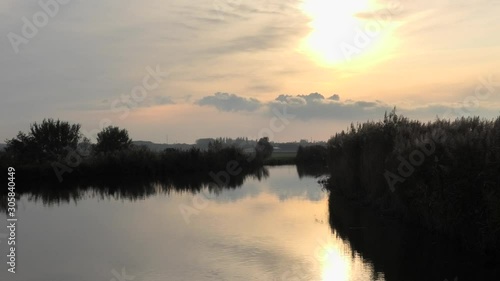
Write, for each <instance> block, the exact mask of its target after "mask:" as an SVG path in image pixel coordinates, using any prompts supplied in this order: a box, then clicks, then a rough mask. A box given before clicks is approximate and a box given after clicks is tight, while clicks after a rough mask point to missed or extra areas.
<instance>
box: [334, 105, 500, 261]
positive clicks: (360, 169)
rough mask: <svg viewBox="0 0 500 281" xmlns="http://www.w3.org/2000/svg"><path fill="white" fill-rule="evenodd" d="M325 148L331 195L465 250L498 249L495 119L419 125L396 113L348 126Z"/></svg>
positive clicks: (498, 126)
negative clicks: (363, 203)
mask: <svg viewBox="0 0 500 281" xmlns="http://www.w3.org/2000/svg"><path fill="white" fill-rule="evenodd" d="M431 148H432V149H431ZM425 149H427V150H428V151H425ZM327 150H328V165H329V169H330V173H331V177H330V179H329V181H328V183H327V185H326V187H327V189H329V190H331V191H332V192H334V193H335V194H338V195H341V196H345V197H348V198H351V199H354V200H358V201H362V202H365V203H367V204H369V205H371V206H373V207H375V208H377V209H379V210H380V211H381V212H382V213H383V214H386V215H391V216H396V217H399V218H401V219H403V220H404V221H406V222H409V223H411V224H414V225H418V226H421V227H424V228H425V229H427V230H429V231H431V232H435V233H440V234H442V235H444V236H446V237H449V238H450V239H453V240H455V241H457V243H460V244H461V245H463V246H464V247H465V248H468V249H473V250H480V251H483V252H486V253H489V252H496V253H498V252H499V250H500V117H498V118H496V119H494V120H484V119H480V118H479V117H463V118H459V119H456V120H453V121H450V120H440V119H437V120H435V121H433V122H427V123H423V122H419V121H415V120H410V119H408V118H406V117H403V116H399V115H397V114H396V112H395V110H394V111H393V112H391V113H390V114H388V115H387V114H386V116H385V117H384V120H383V121H379V122H365V123H363V124H357V125H354V124H352V125H351V128H350V130H348V131H343V132H341V133H338V134H336V135H334V136H333V137H332V138H331V139H330V140H329V141H328V144H327ZM418 151H420V152H422V153H418ZM423 152H428V153H423ZM416 154H419V156H421V155H423V156H424V157H423V158H422V159H421V160H419V161H416V160H415V159H417V158H416V157H415V155H416ZM411 157H413V159H411ZM405 161H406V163H405ZM402 163H405V164H402ZM408 163H409V164H410V165H411V167H410V168H411V169H406V170H405V169H401V168H402V165H406V166H408ZM412 163H413V164H412ZM407 168H408V167H407ZM401 171H403V172H401Z"/></svg>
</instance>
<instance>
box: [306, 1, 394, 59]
mask: <svg viewBox="0 0 500 281" xmlns="http://www.w3.org/2000/svg"><path fill="white" fill-rule="evenodd" d="M376 8H377V7H376V6H375V4H373V0H351V1H336V0H304V2H303V3H302V5H301V9H302V11H303V12H304V13H305V14H306V15H307V16H308V17H310V18H311V22H310V23H309V26H310V27H311V33H310V34H309V35H308V36H307V37H306V38H305V39H304V40H303V42H302V44H301V46H300V50H301V51H302V52H304V53H306V54H307V55H308V56H310V57H312V59H313V60H314V61H316V62H319V63H320V64H323V65H326V66H332V65H335V66H340V65H343V64H349V63H352V61H353V60H357V59H359V58H360V57H363V56H364V57H367V56H368V55H371V56H372V59H373V56H374V54H373V53H374V51H378V52H379V53H380V51H381V45H380V37H381V36H379V35H380V33H381V31H382V28H383V27H384V26H382V23H380V22H379V21H377V20H375V19H370V20H367V19H363V18H362V17H361V16H360V15H362V14H370V11H373V10H375V9H376ZM384 24H385V23H384Z"/></svg>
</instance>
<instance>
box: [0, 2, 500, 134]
mask: <svg viewBox="0 0 500 281" xmlns="http://www.w3.org/2000/svg"><path fill="white" fill-rule="evenodd" d="M499 14H500V1H499V0H468V1H465V0H455V1H451V0H437V1H430V0H423V1H406V0H403V1H399V0H395V1H387V0H376V1H371V0H353V1H348V2H346V1H342V2H340V1H332V0H324V1H322V0H302V1H298V0H280V1H278V0H254V1H248V0H199V1H179V0H163V1H161V0H144V1H130V0H120V1H118V0H99V1H98V0H87V1H83V0H39V1H34V0H26V1H15V0H2V1H1V2H0V36H1V39H0V85H1V86H2V87H1V88H0V93H1V100H0V109H1V111H0V120H1V121H0V142H3V141H4V140H6V139H11V138H13V137H15V136H16V134H17V132H18V131H24V132H27V131H28V130H29V126H30V124H32V123H33V122H40V121H42V120H43V119H44V118H54V119H61V120H64V121H69V122H71V123H79V124H81V126H82V132H83V133H84V134H85V135H86V136H88V137H90V138H91V139H92V138H93V136H95V134H96V133H97V132H99V131H100V130H101V129H102V128H103V127H106V126H109V125H112V126H119V127H122V128H126V129H127V130H128V131H129V134H130V137H131V138H132V139H134V140H149V141H153V142H158V143H165V142H168V143H173V142H185V143H194V142H195V140H196V139H198V138H203V137H219V136H223V137H240V136H241V137H249V138H253V139H255V138H259V137H262V136H269V137H270V138H271V140H273V141H295V140H300V139H308V140H311V139H312V140H316V141H325V140H328V138H329V137H331V136H332V135H334V134H335V133H336V132H339V131H341V130H343V129H346V128H347V127H348V126H349V124H350V123H351V122H354V123H356V122H363V121H366V120H379V119H381V118H383V116H384V112H385V111H390V110H391V109H392V108H393V107H396V108H397V111H398V112H399V113H401V114H403V115H405V116H408V117H411V118H415V119H419V120H422V121H428V120H434V119H435V118H436V117H437V116H439V117H441V118H451V119H455V118H457V117H460V116H470V115H478V116H481V117H484V118H488V119H491V118H494V117H497V116H499V115H500V114H499V113H500V111H499V110H500V73H499V69H498V66H499V65H500V36H498V31H499V30H498V29H499V26H500V17H498V15H499Z"/></svg>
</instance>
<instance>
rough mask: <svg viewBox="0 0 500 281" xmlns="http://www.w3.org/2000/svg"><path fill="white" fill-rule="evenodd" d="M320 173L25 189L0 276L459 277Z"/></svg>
mask: <svg viewBox="0 0 500 281" xmlns="http://www.w3.org/2000/svg"><path fill="white" fill-rule="evenodd" d="M317 176H318V171H317V170H312V171H311V172H304V170H300V172H299V168H296V167H295V166H282V167H272V168H266V169H262V170H258V171H254V173H249V174H246V175H241V177H239V178H237V179H232V180H231V181H230V182H229V183H228V185H227V186H223V187H217V186H215V185H211V184H210V182H211V179H210V178H209V177H207V176H204V175H200V176H197V175H191V176H190V177H187V178H186V177H184V178H170V179H166V178H164V179H155V180H153V181H150V182H138V181H136V182H132V181H125V180H123V181H119V180H116V179H115V180H114V181H111V182H110V181H101V182H96V181H92V182H88V183H79V184H76V185H71V184H68V185H66V186H64V187H59V188H54V187H52V188H44V187H42V186H31V187H29V188H28V187H24V188H23V190H22V194H21V198H20V200H19V203H20V204H21V208H19V210H18V217H19V224H20V228H19V232H18V239H19V241H22V247H19V252H18V255H19V257H20V263H21V261H22V268H21V264H20V267H19V273H18V274H16V275H15V276H11V275H6V271H0V280H13V281H18V280H66V281H73V280H75V281H76V280H79V281H80V280H111V279H112V278H114V276H113V275H112V274H111V271H112V270H116V271H118V272H121V269H122V268H125V269H126V272H127V273H128V274H130V275H133V276H134V277H135V278H134V280H140V281H147V280H201V281H205V280H245V281H246V280H270V281H278V280H279V281H285V280H287V281H288V280H297V281H298V280H324V281H327V280H328V281H331V280H337V281H347V280H349V281H350V280H360V281H366V280H388V281H392V280H398V281H399V280H410V281H411V280H415V281H416V280H419V281H420V280H439V281H443V280H444V278H448V280H453V278H454V277H455V275H459V274H462V273H463V270H462V271H460V269H457V268H456V267H453V266H452V265H453V264H454V262H455V261H454V260H453V259H451V258H450V257H449V256H448V255H444V254H440V252H446V251H445V250H444V249H443V247H441V246H442V245H439V246H440V247H437V246H436V244H432V243H429V242H428V241H427V240H425V239H424V238H422V237H421V236H419V235H418V234H417V235H414V236H409V234H408V233H406V232H404V231H402V230H401V229H400V228H397V227H394V226H392V225H391V224H390V223H387V222H380V221H379V220H377V219H376V218H374V215H373V214H372V213H370V212H367V211H363V210H362V209H358V208H353V207H351V206H350V205H348V204H344V202H342V201H340V200H338V199H335V198H334V197H333V196H330V195H329V194H327V193H326V192H325V191H324V190H323V189H322V187H321V186H320V185H319V184H318V183H317V181H318V179H319V178H318V177H317ZM69 203H71V204H69ZM195 203H196V204H195ZM183 206H187V207H188V208H191V210H192V211H193V212H192V213H190V214H189V216H190V217H189V221H186V220H185V217H183V215H182V214H181V212H180V208H181V207H183ZM0 220H1V221H5V214H0ZM0 233H1V231H0ZM410 234H411V233H410ZM414 234H416V233H414ZM426 243H428V244H426ZM6 247H7V244H6V243H0V252H5V251H6ZM438 248H439V249H438ZM48 253H50V254H48ZM5 261H6V260H5V255H1V256H0V263H4V262H5ZM459 264H460V263H459ZM461 265H463V264H461ZM429 272H430V273H429ZM454 274H455V275H454ZM460 276H470V275H460ZM475 276H481V275H475ZM475 276H474V277H475ZM484 276H486V275H483V277H484ZM115 279H116V278H115ZM459 280H468V279H465V278H464V279H459ZM482 280H495V279H491V278H489V279H488V278H484V279H482Z"/></svg>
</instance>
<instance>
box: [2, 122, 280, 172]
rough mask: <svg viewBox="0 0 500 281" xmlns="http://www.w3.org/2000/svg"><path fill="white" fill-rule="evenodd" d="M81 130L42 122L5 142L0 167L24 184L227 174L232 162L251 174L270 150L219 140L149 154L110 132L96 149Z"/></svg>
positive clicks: (120, 132)
mask: <svg viewBox="0 0 500 281" xmlns="http://www.w3.org/2000/svg"><path fill="white" fill-rule="evenodd" d="M80 129H81V125H80V124H70V123H69V122H65V121H60V120H54V119H44V120H43V121H42V122H41V123H34V124H32V125H30V130H29V131H28V133H24V132H19V133H18V134H17V136H16V137H14V138H12V139H9V140H7V141H6V147H5V150H4V151H2V152H0V166H4V167H6V166H15V167H16V169H18V170H20V171H21V173H22V172H23V171H24V175H25V176H26V177H27V178H40V177H41V178H49V177H51V176H52V177H53V176H54V173H55V174H56V175H57V177H58V178H59V180H61V178H62V177H61V175H63V174H65V176H70V177H71V178H75V177H76V178H84V177H88V176H107V175H109V176H113V175H127V176H131V175H145V176H153V175H159V174H165V173H188V172H189V173H192V172H208V171H217V170H225V169H226V168H227V165H228V163H229V162H230V161H236V163H238V168H241V169H255V168H257V167H261V166H262V164H263V161H264V160H265V159H266V158H268V157H270V156H271V154H272V151H273V146H272V145H271V144H270V142H269V139H268V138H265V137H264V138H261V139H259V140H258V141H256V142H255V146H254V149H253V151H252V152H250V153H249V152H247V151H243V149H242V148H241V147H239V146H236V145H223V143H222V142H221V140H215V141H212V142H210V143H209V144H208V148H207V149H206V150H202V149H200V148H196V147H191V148H190V149H189V150H180V149H172V148H168V149H165V150H163V151H161V152H153V151H151V150H149V149H148V148H147V147H145V146H136V145H133V144H132V139H131V138H130V137H129V134H128V131H127V130H126V129H121V128H119V127H113V126H109V127H106V128H104V129H103V130H102V131H101V132H99V133H98V134H97V138H96V143H91V141H90V140H89V139H88V138H86V137H85V136H83V134H82V133H81V132H80Z"/></svg>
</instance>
